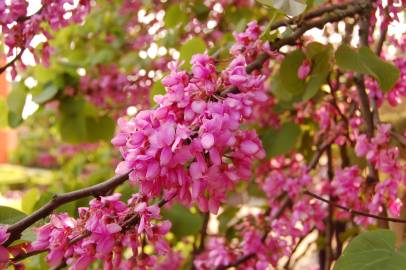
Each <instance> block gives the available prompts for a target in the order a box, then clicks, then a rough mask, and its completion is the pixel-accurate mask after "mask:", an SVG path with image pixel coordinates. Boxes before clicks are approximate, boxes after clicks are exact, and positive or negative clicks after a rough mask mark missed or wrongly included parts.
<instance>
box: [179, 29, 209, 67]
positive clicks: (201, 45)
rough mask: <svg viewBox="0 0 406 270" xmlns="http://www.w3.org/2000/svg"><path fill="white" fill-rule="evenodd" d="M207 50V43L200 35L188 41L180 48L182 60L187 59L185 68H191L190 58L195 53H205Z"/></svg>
mask: <svg viewBox="0 0 406 270" xmlns="http://www.w3.org/2000/svg"><path fill="white" fill-rule="evenodd" d="M205 50H206V43H205V42H204V40H203V39H202V38H200V37H195V38H192V39H189V40H188V41H186V42H185V43H184V44H183V45H182V46H181V47H180V50H179V53H180V56H179V59H180V60H181V61H185V63H184V65H183V66H184V68H185V69H190V67H191V65H190V59H191V58H192V56H193V55H194V54H197V53H203V52H204V51H205Z"/></svg>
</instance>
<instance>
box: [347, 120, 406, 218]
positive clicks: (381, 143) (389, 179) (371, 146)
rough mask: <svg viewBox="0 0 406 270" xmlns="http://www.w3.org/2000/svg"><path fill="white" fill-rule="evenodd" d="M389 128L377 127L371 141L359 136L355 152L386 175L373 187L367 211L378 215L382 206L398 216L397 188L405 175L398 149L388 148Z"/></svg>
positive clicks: (388, 126) (404, 178)
mask: <svg viewBox="0 0 406 270" xmlns="http://www.w3.org/2000/svg"><path fill="white" fill-rule="evenodd" d="M391 128H392V127H391V125H389V124H382V125H379V126H378V128H377V133H376V135H375V136H374V137H373V138H371V139H369V138H368V137H367V136H366V135H365V134H361V135H359V136H358V138H357V143H356V145H355V152H356V154H357V155H358V156H360V157H365V158H366V159H367V160H368V161H369V162H370V163H371V164H372V165H373V166H374V167H375V168H376V169H377V170H378V171H380V172H382V173H384V174H385V175H386V178H385V179H384V180H383V181H381V182H379V183H377V185H376V186H375V195H374V196H373V199H372V201H371V202H370V204H369V209H370V210H371V211H373V212H378V213H379V212H382V211H383V208H382V205H388V206H389V210H390V211H391V214H393V215H399V211H400V206H401V205H400V200H399V199H398V198H397V196H398V188H399V186H400V185H404V183H405V180H406V175H405V166H404V165H403V164H401V163H400V160H399V149H398V148H397V147H388V144H389V141H390V130H391Z"/></svg>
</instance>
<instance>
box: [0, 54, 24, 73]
mask: <svg viewBox="0 0 406 270" xmlns="http://www.w3.org/2000/svg"><path fill="white" fill-rule="evenodd" d="M25 49H26V48H20V52H19V53H18V54H17V55H16V56H15V57H14V58H13V60H11V61H10V62H8V63H7V64H5V65H4V66H2V67H0V74H1V73H3V72H4V71H6V69H7V68H9V67H11V66H12V65H14V63H15V62H16V61H17V60H19V59H20V58H21V56H22V55H23V53H24V51H25Z"/></svg>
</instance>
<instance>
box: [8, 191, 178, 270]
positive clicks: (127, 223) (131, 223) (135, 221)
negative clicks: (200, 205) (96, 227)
mask: <svg viewBox="0 0 406 270" xmlns="http://www.w3.org/2000/svg"><path fill="white" fill-rule="evenodd" d="M175 196H176V193H175V194H174V195H173V196H171V197H170V198H168V199H162V200H160V201H159V203H157V205H158V207H159V208H162V207H163V206H165V205H166V204H167V203H168V202H170V201H171V200H172V199H173V198H174V197H175ZM139 222H140V216H139V215H138V214H136V215H131V216H130V217H129V218H128V219H127V220H126V221H125V222H124V223H123V224H121V227H122V228H123V229H122V232H125V231H127V230H129V229H131V228H132V227H133V226H134V225H136V224H138V223H139ZM90 235H91V232H89V231H85V232H84V233H82V234H81V235H79V236H77V237H75V238H73V239H71V240H70V241H69V244H70V245H73V244H75V243H76V242H78V241H80V240H83V239H84V238H86V237H88V236H90ZM48 251H49V249H48V248H45V249H40V250H33V251H30V252H27V253H23V254H20V255H18V256H16V257H14V258H13V259H11V262H13V263H15V262H19V261H22V260H24V259H26V258H28V257H31V256H35V255H38V254H41V253H44V252H48ZM61 266H65V263H62V264H61V265H59V266H57V268H54V269H58V267H61Z"/></svg>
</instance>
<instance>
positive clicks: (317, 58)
mask: <svg viewBox="0 0 406 270" xmlns="http://www.w3.org/2000/svg"><path fill="white" fill-rule="evenodd" d="M306 53H307V55H308V56H309V57H310V59H311V60H312V71H311V72H310V74H309V78H308V80H307V82H306V86H305V90H304V93H303V97H302V99H303V100H304V101H307V100H309V99H311V98H312V97H314V95H316V94H317V92H318V91H319V90H320V87H321V86H322V85H323V84H324V83H326V81H327V77H328V74H329V72H330V69H331V65H330V59H331V56H332V48H331V47H330V46H324V45H322V44H320V43H316V42H313V43H311V44H309V46H308V47H307V49H306Z"/></svg>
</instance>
